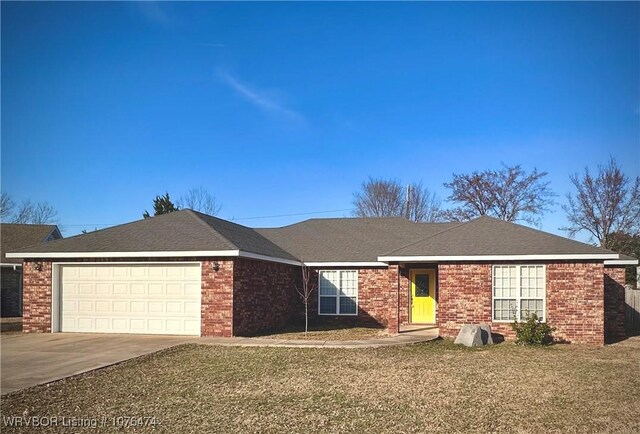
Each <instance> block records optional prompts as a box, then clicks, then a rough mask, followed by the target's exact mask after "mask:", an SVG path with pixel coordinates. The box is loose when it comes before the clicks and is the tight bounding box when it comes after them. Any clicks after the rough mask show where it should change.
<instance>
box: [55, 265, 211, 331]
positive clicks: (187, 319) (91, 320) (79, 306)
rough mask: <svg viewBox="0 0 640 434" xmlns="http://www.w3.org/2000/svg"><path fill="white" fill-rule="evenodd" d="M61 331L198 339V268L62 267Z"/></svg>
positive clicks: (195, 266)
mask: <svg viewBox="0 0 640 434" xmlns="http://www.w3.org/2000/svg"><path fill="white" fill-rule="evenodd" d="M61 275H62V277H61V297H62V303H61V306H62V312H61V314H62V315H61V330H62V331H64V332H94V333H157V334H187V335H199V334H200V304H201V303H200V297H201V284H200V267H199V265H198V264H176V265H107V264H104V265H86V266H85V265H77V266H75V265H74V266H71V265H68V266H61Z"/></svg>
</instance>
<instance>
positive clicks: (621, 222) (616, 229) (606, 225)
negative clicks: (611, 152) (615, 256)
mask: <svg viewBox="0 0 640 434" xmlns="http://www.w3.org/2000/svg"><path fill="white" fill-rule="evenodd" d="M571 182H572V183H573V185H574V187H575V189H576V192H575V195H574V194H571V193H569V194H567V204H566V205H563V206H562V209H563V210H564V211H565V212H566V213H567V219H568V220H569V225H568V226H566V227H563V228H561V229H563V230H565V231H566V232H567V234H568V235H569V236H571V237H573V236H575V235H576V234H577V233H578V232H581V231H585V232H587V233H589V234H590V235H591V238H592V240H595V241H597V242H598V243H599V244H600V246H602V247H604V248H607V249H611V248H621V247H624V246H621V245H620V243H619V241H620V240H619V239H616V238H615V237H614V236H613V235H614V234H616V233H617V234H625V235H626V236H627V237H628V239H633V238H634V237H635V236H638V235H640V177H638V176H637V177H636V178H635V180H633V179H630V178H629V177H628V176H627V175H625V174H624V173H622V170H621V169H620V167H619V166H618V164H617V163H616V161H615V160H614V159H613V158H610V159H609V162H608V163H607V164H606V165H604V166H602V165H600V166H598V173H597V175H596V176H595V177H594V176H592V175H591V173H590V172H589V169H588V168H585V170H584V175H583V176H579V175H578V174H577V173H576V174H574V175H572V176H571ZM623 250H624V249H623Z"/></svg>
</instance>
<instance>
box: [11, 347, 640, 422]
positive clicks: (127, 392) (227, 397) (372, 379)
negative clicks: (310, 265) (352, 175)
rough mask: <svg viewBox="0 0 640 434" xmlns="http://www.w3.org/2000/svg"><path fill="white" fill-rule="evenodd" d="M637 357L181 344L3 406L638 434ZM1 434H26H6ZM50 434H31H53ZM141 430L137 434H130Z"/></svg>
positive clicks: (160, 417)
mask: <svg viewBox="0 0 640 434" xmlns="http://www.w3.org/2000/svg"><path fill="white" fill-rule="evenodd" d="M638 366H640V350H638V349H636V348H628V347H623V346H610V347H604V348H593V347H583V346H578V345H558V346H554V347H550V348H523V347H518V346H515V345H513V344H500V345H495V346H493V347H485V348H480V349H467V348H462V347H459V346H454V345H453V344H452V343H451V342H450V341H434V342H429V343H425V344H414V345H409V346H403V347H390V348H377V349H357V350H345V349H291V348H248V347H243V348H238V347H215V346H200V345H191V344H190V345H184V346H180V347H175V348H172V349H169V350H166V351H162V352H159V353H156V354H153V355H150V356H145V357H142V358H139V359H135V360H131V361H129V362H125V363H123V364H121V365H118V366H115V367H112V368H107V369H104V370H100V371H95V372H93V373H89V374H85V375H82V376H79V377H76V378H73V379H69V380H65V381H60V382H56V383H53V384H50V385H49V386H38V387H35V388H32V389H30V390H25V391H22V392H17V393H13V394H10V395H8V396H6V397H3V398H2V406H1V413H2V416H3V420H2V421H0V423H3V424H4V421H5V420H6V418H7V417H11V416H20V415H28V416H37V417H39V416H50V417H51V416H57V417H62V416H66V417H76V418H94V419H96V420H98V421H101V420H106V421H107V426H105V427H100V426H98V428H97V429H92V428H87V429H76V430H74V431H78V432H83V431H86V432H112V431H113V426H112V425H111V421H112V420H114V418H117V417H121V416H136V417H155V418H156V423H157V424H159V425H157V426H156V427H155V430H156V432H158V431H159V432H216V433H239V432H255V433H257V432H283V433H285V432H286V433H290V432H310V433H325V432H352V433H362V432H389V433H423V432H443V433H445V432H446V433H449V432H557V433H568V432H569V433H572V432H603V431H617V432H638V431H640V418H639V417H638V415H639V414H640V372H639V371H638ZM2 431H3V432H18V431H21V432H28V431H29V429H27V428H23V429H15V428H11V429H7V427H6V426H2ZM64 431H68V430H67V429H65V428H63V427H53V426H52V427H48V428H44V429H39V430H38V432H64ZM139 431H145V429H139Z"/></svg>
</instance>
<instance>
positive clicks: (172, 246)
mask: <svg viewBox="0 0 640 434" xmlns="http://www.w3.org/2000/svg"><path fill="white" fill-rule="evenodd" d="M9 256H10V257H13V258H22V259H23V260H24V319H23V329H24V330H25V331H26V332H108V333H158V334H190V335H202V336H234V335H235V336H238V335H240V336H241V335H253V334H256V333H259V332H260V331H264V330H268V329H274V328H278V327H281V326H283V325H285V324H286V323H288V322H290V321H294V320H295V319H296V317H299V315H300V312H301V310H302V304H301V301H300V298H299V296H298V295H297V293H296V291H295V285H296V284H299V281H300V275H301V269H300V267H301V265H302V264H303V263H304V264H305V265H306V266H308V267H309V268H310V269H311V270H312V276H313V278H312V281H313V283H316V284H317V287H318V290H317V291H315V292H314V296H315V297H314V300H313V302H312V303H311V315H312V317H313V318H315V319H317V320H324V319H327V320H331V321H333V322H338V323H340V322H343V323H344V324H346V325H373V326H380V327H385V328H387V329H388V330H389V331H390V332H391V333H397V332H398V331H399V329H400V326H401V325H403V324H433V325H436V326H437V327H439V330H440V334H441V335H442V336H444V337H452V336H455V335H456V334H457V332H458V330H459V329H460V327H461V326H462V325H463V324H466V323H489V324H491V326H492V328H493V329H494V330H495V331H496V332H497V333H501V334H504V335H506V337H507V338H509V337H511V331H510V327H509V323H510V322H511V321H512V320H513V318H514V317H519V318H522V317H524V315H525V313H527V312H535V313H536V314H537V315H538V316H539V317H541V318H542V319H543V320H544V321H547V322H548V323H550V324H551V325H552V326H554V327H555V328H556V333H555V335H556V337H557V338H559V339H563V340H566V341H569V342H578V343H590V344H598V345H601V344H603V343H604V342H605V340H614V339H620V338H623V337H624V266H625V265H627V264H637V263H638V261H637V260H636V259H634V258H631V257H627V256H624V255H619V254H618V253H615V252H612V251H609V250H605V249H601V248H598V247H594V246H591V245H588V244H583V243H580V242H577V241H573V240H569V239H566V238H563V237H559V236H556V235H552V234H549V233H545V232H542V231H538V230H535V229H531V228H528V227H525V226H521V225H517V224H513V223H508V222H504V221H501V220H496V219H493V218H490V217H480V218H478V219H475V220H471V221H469V222H465V223H414V222H410V221H408V220H405V219H402V218H369V219H360V218H333V219H311V220H307V221H304V222H301V223H297V224H293V225H290V226H285V227H281V228H264V229H253V228H248V227H245V226H242V225H238V224H235V223H232V222H229V221H226V220H222V219H219V218H216V217H211V216H208V215H205V214H201V213H198V212H194V211H191V210H183V211H178V212H174V213H170V214H166V215H162V216H158V217H154V218H151V219H147V220H141V221H136V222H132V223H128V224H124V225H120V226H115V227H112V228H108V229H104V230H101V231H96V232H91V233H88V234H84V235H78V236H75V237H70V238H66V239H63V240H57V241H52V242H49V243H46V244H43V245H40V246H35V247H32V248H27V249H21V250H19V251H16V252H14V253H10V254H9Z"/></svg>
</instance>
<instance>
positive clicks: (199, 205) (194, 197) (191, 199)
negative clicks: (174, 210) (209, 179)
mask: <svg viewBox="0 0 640 434" xmlns="http://www.w3.org/2000/svg"><path fill="white" fill-rule="evenodd" d="M178 207H179V208H189V209H192V210H194V211H200V212H202V213H205V214H209V215H216V214H218V213H219V212H220V210H221V209H222V205H221V204H219V203H218V201H217V200H216V197H215V196H214V195H212V194H211V193H209V192H208V191H207V190H206V189H205V188H204V187H202V186H200V187H194V188H192V189H191V190H189V191H188V192H187V194H185V195H184V196H182V197H181V198H180V199H178Z"/></svg>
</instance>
